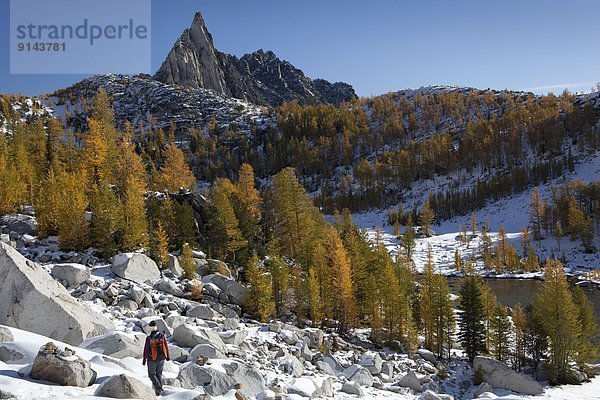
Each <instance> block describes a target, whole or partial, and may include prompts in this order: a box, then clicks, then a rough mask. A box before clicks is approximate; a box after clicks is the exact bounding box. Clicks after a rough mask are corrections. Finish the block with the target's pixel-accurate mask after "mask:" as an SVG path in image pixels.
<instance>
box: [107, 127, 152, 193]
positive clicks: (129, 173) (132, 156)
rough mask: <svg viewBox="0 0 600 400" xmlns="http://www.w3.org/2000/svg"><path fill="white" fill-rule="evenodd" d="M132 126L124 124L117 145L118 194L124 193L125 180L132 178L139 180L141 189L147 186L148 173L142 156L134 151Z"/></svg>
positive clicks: (116, 172)
mask: <svg viewBox="0 0 600 400" xmlns="http://www.w3.org/2000/svg"><path fill="white" fill-rule="evenodd" d="M133 136H134V133H133V128H132V127H131V125H130V124H129V123H126V125H125V131H124V132H123V137H122V139H121V141H120V142H119V144H118V146H117V151H118V157H117V159H116V162H115V166H114V168H115V175H116V179H115V185H116V191H117V194H118V195H119V196H124V195H125V190H126V188H127V182H128V180H129V179H133V180H135V181H136V182H139V184H140V185H141V187H142V189H143V190H147V188H148V175H147V173H146V166H145V165H144V162H143V160H142V157H141V156H140V155H139V154H137V153H136V151H135V143H134V137H133Z"/></svg>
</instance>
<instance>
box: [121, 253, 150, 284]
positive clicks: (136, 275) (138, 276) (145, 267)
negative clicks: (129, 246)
mask: <svg viewBox="0 0 600 400" xmlns="http://www.w3.org/2000/svg"><path fill="white" fill-rule="evenodd" d="M110 269H111V271H112V272H113V273H114V274H115V275H117V276H118V277H120V278H123V279H127V280H130V281H133V282H136V283H139V284H142V283H153V282H154V281H156V280H158V279H159V278H160V270H159V269H158V266H157V265H156V263H155V262H154V260H152V259H151V258H150V257H148V256H146V255H145V254H140V253H121V254H117V255H116V256H114V257H113V263H112V266H111V268H110Z"/></svg>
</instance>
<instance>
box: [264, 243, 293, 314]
mask: <svg viewBox="0 0 600 400" xmlns="http://www.w3.org/2000/svg"><path fill="white" fill-rule="evenodd" d="M278 247H279V246H278V244H277V243H276V242H275V241H273V242H271V243H269V244H268V245H267V254H269V258H268V259H267V260H266V261H265V265H266V267H267V269H268V271H269V273H270V274H271V284H272V293H273V300H274V301H275V315H276V316H277V317H282V316H284V315H285V314H286V313H287V312H288V310H289V306H290V304H289V303H290V300H289V288H290V271H289V268H288V266H287V264H286V263H285V261H284V260H283V259H282V258H281V256H280V255H279V249H278Z"/></svg>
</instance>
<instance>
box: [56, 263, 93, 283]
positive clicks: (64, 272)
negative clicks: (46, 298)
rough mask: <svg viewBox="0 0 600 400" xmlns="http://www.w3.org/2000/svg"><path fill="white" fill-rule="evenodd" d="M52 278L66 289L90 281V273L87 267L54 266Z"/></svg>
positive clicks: (72, 265)
mask: <svg viewBox="0 0 600 400" xmlns="http://www.w3.org/2000/svg"><path fill="white" fill-rule="evenodd" d="M52 276H53V277H54V279H57V280H58V281H60V282H61V283H64V284H65V286H66V287H70V286H77V285H79V284H81V283H83V282H85V281H87V280H88V279H90V276H91V272H90V270H89V268H88V267H86V266H85V265H81V264H76V263H71V264H54V265H53V266H52Z"/></svg>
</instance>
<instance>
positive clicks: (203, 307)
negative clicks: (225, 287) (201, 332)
mask: <svg viewBox="0 0 600 400" xmlns="http://www.w3.org/2000/svg"><path fill="white" fill-rule="evenodd" d="M185 315H186V316H188V317H194V318H200V319H206V320H214V319H216V318H219V317H222V315H221V314H220V313H218V312H216V311H215V310H213V309H212V308H211V306H209V305H208V304H198V305H197V306H195V307H192V308H190V309H189V310H187V311H186V313H185Z"/></svg>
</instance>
